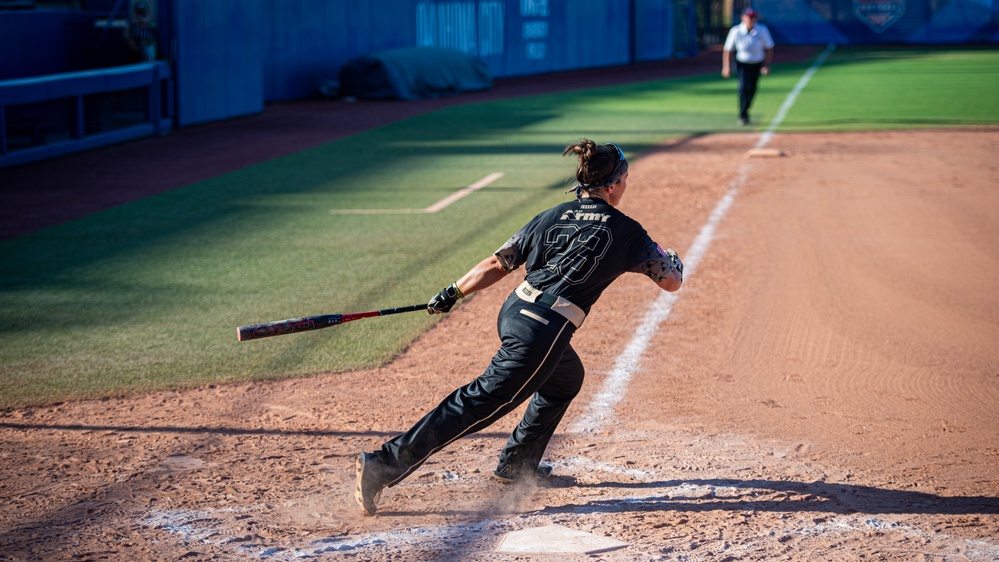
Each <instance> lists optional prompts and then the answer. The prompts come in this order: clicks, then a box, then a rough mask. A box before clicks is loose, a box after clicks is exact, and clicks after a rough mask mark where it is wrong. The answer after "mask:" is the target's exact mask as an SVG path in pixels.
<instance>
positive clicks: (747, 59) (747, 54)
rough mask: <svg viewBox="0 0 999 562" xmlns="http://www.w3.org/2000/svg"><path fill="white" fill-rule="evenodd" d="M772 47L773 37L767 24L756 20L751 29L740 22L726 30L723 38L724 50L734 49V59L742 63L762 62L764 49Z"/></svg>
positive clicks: (764, 55) (764, 53) (764, 56)
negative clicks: (726, 33)
mask: <svg viewBox="0 0 999 562" xmlns="http://www.w3.org/2000/svg"><path fill="white" fill-rule="evenodd" d="M773 48H774V40H773V37H771V36H770V30H769V29H767V26H765V25H763V24H762V23H759V22H757V23H756V25H754V26H753V29H752V30H749V29H747V28H746V24H744V23H740V24H739V25H737V26H735V27H733V28H732V29H730V30H729V32H728V37H726V38H725V50H726V51H735V60H737V61H739V62H743V63H750V64H754V63H758V62H763V59H765V58H766V50H767V49H773Z"/></svg>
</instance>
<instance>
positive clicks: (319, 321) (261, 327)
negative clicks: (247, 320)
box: [236, 304, 427, 341]
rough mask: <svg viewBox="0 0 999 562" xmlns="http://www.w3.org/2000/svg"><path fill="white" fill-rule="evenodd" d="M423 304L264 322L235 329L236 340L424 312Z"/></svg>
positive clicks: (425, 306) (254, 338)
mask: <svg viewBox="0 0 999 562" xmlns="http://www.w3.org/2000/svg"><path fill="white" fill-rule="evenodd" d="M426 309H427V305H425V304H413V305H409V306H400V307H397V308H386V309H383V310H372V311H370V312H357V313H354V314H319V315H316V316H304V317H302V318H289V319H288V320H278V321H276V322H264V323H263V324H250V325H248V326H240V327H238V328H236V339H237V340H239V341H247V340H257V339H260V338H269V337H271V336H283V335H285V334H295V333H298V332H309V331H312V330H321V329H323V328H329V327H330V326H336V325H337V324H343V323H344V322H350V321H353V320H359V319H361V318H371V317H373V316H385V315H387V314H398V313H400V312H415V311H417V310H426Z"/></svg>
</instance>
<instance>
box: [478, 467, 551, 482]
mask: <svg viewBox="0 0 999 562" xmlns="http://www.w3.org/2000/svg"><path fill="white" fill-rule="evenodd" d="M552 471H553V469H552V465H550V464H539V465H538V467H537V468H536V469H534V471H533V472H531V471H527V472H526V473H524V472H522V471H520V470H517V469H516V468H514V467H513V466H510V465H505V466H501V467H497V468H496V470H494V471H493V478H495V479H496V480H499V481H500V482H503V483H504V484H513V483H515V482H522V481H525V480H532V481H535V482H539V481H543V480H548V479H549V478H551V477H552Z"/></svg>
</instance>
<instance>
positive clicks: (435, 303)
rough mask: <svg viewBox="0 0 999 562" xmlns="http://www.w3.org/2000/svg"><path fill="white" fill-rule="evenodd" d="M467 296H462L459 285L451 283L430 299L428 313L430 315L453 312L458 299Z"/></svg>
mask: <svg viewBox="0 0 999 562" xmlns="http://www.w3.org/2000/svg"><path fill="white" fill-rule="evenodd" d="M463 296H465V295H463V294H461V291H460V290H458V284H457V283H451V284H450V285H448V286H447V287H444V288H443V289H441V292H439V293H437V294H436V295H434V296H433V298H431V299H430V302H428V303H427V312H429V313H430V314H444V313H445V312H451V309H452V308H454V305H455V303H457V302H458V299H460V298H461V297H463Z"/></svg>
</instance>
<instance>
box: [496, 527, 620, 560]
mask: <svg viewBox="0 0 999 562" xmlns="http://www.w3.org/2000/svg"><path fill="white" fill-rule="evenodd" d="M626 546H628V543H626V542H621V541H619V540H614V539H609V538H607V537H601V536H598V535H594V534H592V533H586V532H584V531H577V530H575V529H570V528H568V527H563V526H561V525H550V526H548V527H537V528H534V529H523V530H521V531H513V532H512V533H508V534H507V535H506V537H505V538H504V539H503V542H502V543H501V544H500V546H499V548H498V549H497V552H505V553H510V554H526V553H531V554H595V553H598V552H607V551H610V550H616V549H618V548H624V547H626Z"/></svg>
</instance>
